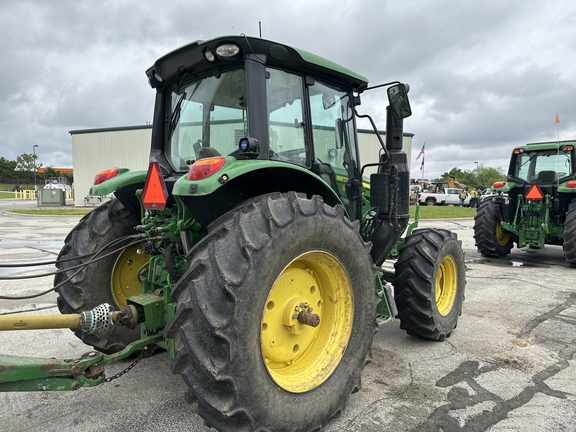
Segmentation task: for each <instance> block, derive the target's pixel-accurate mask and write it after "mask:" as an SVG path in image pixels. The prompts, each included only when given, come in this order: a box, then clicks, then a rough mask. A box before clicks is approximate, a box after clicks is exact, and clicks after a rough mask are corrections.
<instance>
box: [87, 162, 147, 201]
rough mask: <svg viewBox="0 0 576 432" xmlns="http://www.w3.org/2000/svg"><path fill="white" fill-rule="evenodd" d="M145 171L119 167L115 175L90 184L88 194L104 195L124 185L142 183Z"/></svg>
mask: <svg viewBox="0 0 576 432" xmlns="http://www.w3.org/2000/svg"><path fill="white" fill-rule="evenodd" d="M147 172H148V171H146V170H134V171H131V170H130V169H128V168H120V172H119V173H118V175H116V176H115V177H112V178H111V179H109V180H106V181H105V182H103V183H100V184H98V185H92V187H91V188H90V192H89V194H90V195H93V196H104V195H108V194H111V193H112V192H115V191H116V190H118V189H121V188H124V187H126V186H130V185H134V184H138V183H141V184H144V181H145V180H146V174H147Z"/></svg>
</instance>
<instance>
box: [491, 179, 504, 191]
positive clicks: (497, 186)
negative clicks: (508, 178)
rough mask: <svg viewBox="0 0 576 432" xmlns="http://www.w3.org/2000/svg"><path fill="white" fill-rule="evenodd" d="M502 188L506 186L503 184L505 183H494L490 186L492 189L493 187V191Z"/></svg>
mask: <svg viewBox="0 0 576 432" xmlns="http://www.w3.org/2000/svg"><path fill="white" fill-rule="evenodd" d="M504 186H506V182H505V181H498V182H496V183H494V184H493V185H492V187H493V188H494V189H501V188H503V187H504Z"/></svg>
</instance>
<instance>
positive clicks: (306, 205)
mask: <svg viewBox="0 0 576 432" xmlns="http://www.w3.org/2000/svg"><path fill="white" fill-rule="evenodd" d="M188 260H189V262H190V269H189V271H188V272H187V273H186V274H185V275H184V276H183V277H182V278H181V279H180V281H179V282H178V283H177V285H176V286H175V287H174V291H173V293H172V295H173V297H175V298H176V299H177V300H178V309H177V311H176V315H175V317H174V319H173V321H172V322H171V324H170V325H169V327H168V334H169V336H170V337H173V338H174V342H175V347H176V357H175V359H174V363H173V371H174V373H180V374H181V375H182V376H183V378H184V380H185V381H186V383H187V384H188V387H189V389H190V393H191V395H194V396H196V397H198V400H199V402H198V412H199V414H200V415H201V416H202V417H203V418H204V420H205V421H206V423H207V424H208V425H209V426H212V427H214V428H216V429H218V430H221V431H255V430H258V431H262V432H263V431H274V432H281V431H313V430H317V429H319V428H320V427H322V426H324V425H325V424H326V423H327V422H328V421H329V420H330V419H331V418H332V417H333V416H334V415H336V414H337V413H338V412H340V411H341V410H342V409H343V408H344V406H345V404H346V402H347V400H348V398H349V396H350V394H351V393H353V392H354V391H356V390H358V389H359V387H360V377H361V374H362V370H363V369H364V365H365V364H366V361H367V355H368V352H369V350H370V346H371V344H372V337H373V334H374V331H375V329H376V306H377V303H378V298H377V296H376V294H375V278H376V270H375V269H374V267H373V266H372V265H371V260H370V254H369V246H368V245H367V244H366V243H364V242H363V241H362V239H361V237H360V235H359V227H358V223H352V222H350V221H349V220H348V219H347V218H346V217H345V215H344V211H343V209H342V207H341V206H336V207H330V206H328V205H327V204H324V202H323V201H322V199H321V198H320V197H318V196H314V197H313V198H312V199H306V198H305V197H302V196H300V195H297V194H295V193H293V192H291V193H288V194H279V193H277V194H271V195H265V196H262V197H258V198H256V199H254V200H251V201H249V202H247V203H246V204H244V205H242V206H241V207H239V208H237V209H234V210H233V211H231V212H229V213H227V214H226V215H224V216H222V217H221V218H219V219H218V220H217V221H215V222H214V223H213V224H212V225H211V226H210V227H209V234H208V235H207V236H206V237H205V238H204V239H203V240H202V241H201V242H200V243H198V244H197V245H196V246H195V247H194V249H193V250H192V251H191V252H190V254H189V256H188ZM302 311H305V312H306V311H307V312H308V313H311V314H314V315H317V317H318V318H319V320H320V324H319V325H318V326H317V327H312V326H310V325H305V324H302V323H301V322H299V320H298V318H297V316H298V314H299V313H300V312H302Z"/></svg>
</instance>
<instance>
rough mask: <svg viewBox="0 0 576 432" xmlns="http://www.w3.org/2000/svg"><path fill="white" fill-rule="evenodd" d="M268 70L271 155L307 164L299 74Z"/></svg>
mask: <svg viewBox="0 0 576 432" xmlns="http://www.w3.org/2000/svg"><path fill="white" fill-rule="evenodd" d="M267 72H268V78H267V79H266V98H267V103H268V124H269V128H270V129H269V143H270V150H271V151H272V152H271V155H270V158H271V159H276V160H282V161H285V162H290V163H294V164H297V165H302V166H308V165H309V163H308V156H307V154H306V146H305V135H304V115H303V103H302V102H303V97H304V96H303V81H302V77H301V76H299V75H294V74H291V73H288V72H285V71H281V70H277V69H267Z"/></svg>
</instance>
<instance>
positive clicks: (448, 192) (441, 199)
mask: <svg viewBox="0 0 576 432" xmlns="http://www.w3.org/2000/svg"><path fill="white" fill-rule="evenodd" d="M460 192H462V189H458V188H446V189H444V193H433V192H420V193H419V194H418V202H419V203H420V204H426V205H429V206H433V205H460V198H459V196H460ZM464 205H465V206H466V207H468V206H469V205H470V194H469V193H468V192H466V199H465V200H464Z"/></svg>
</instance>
